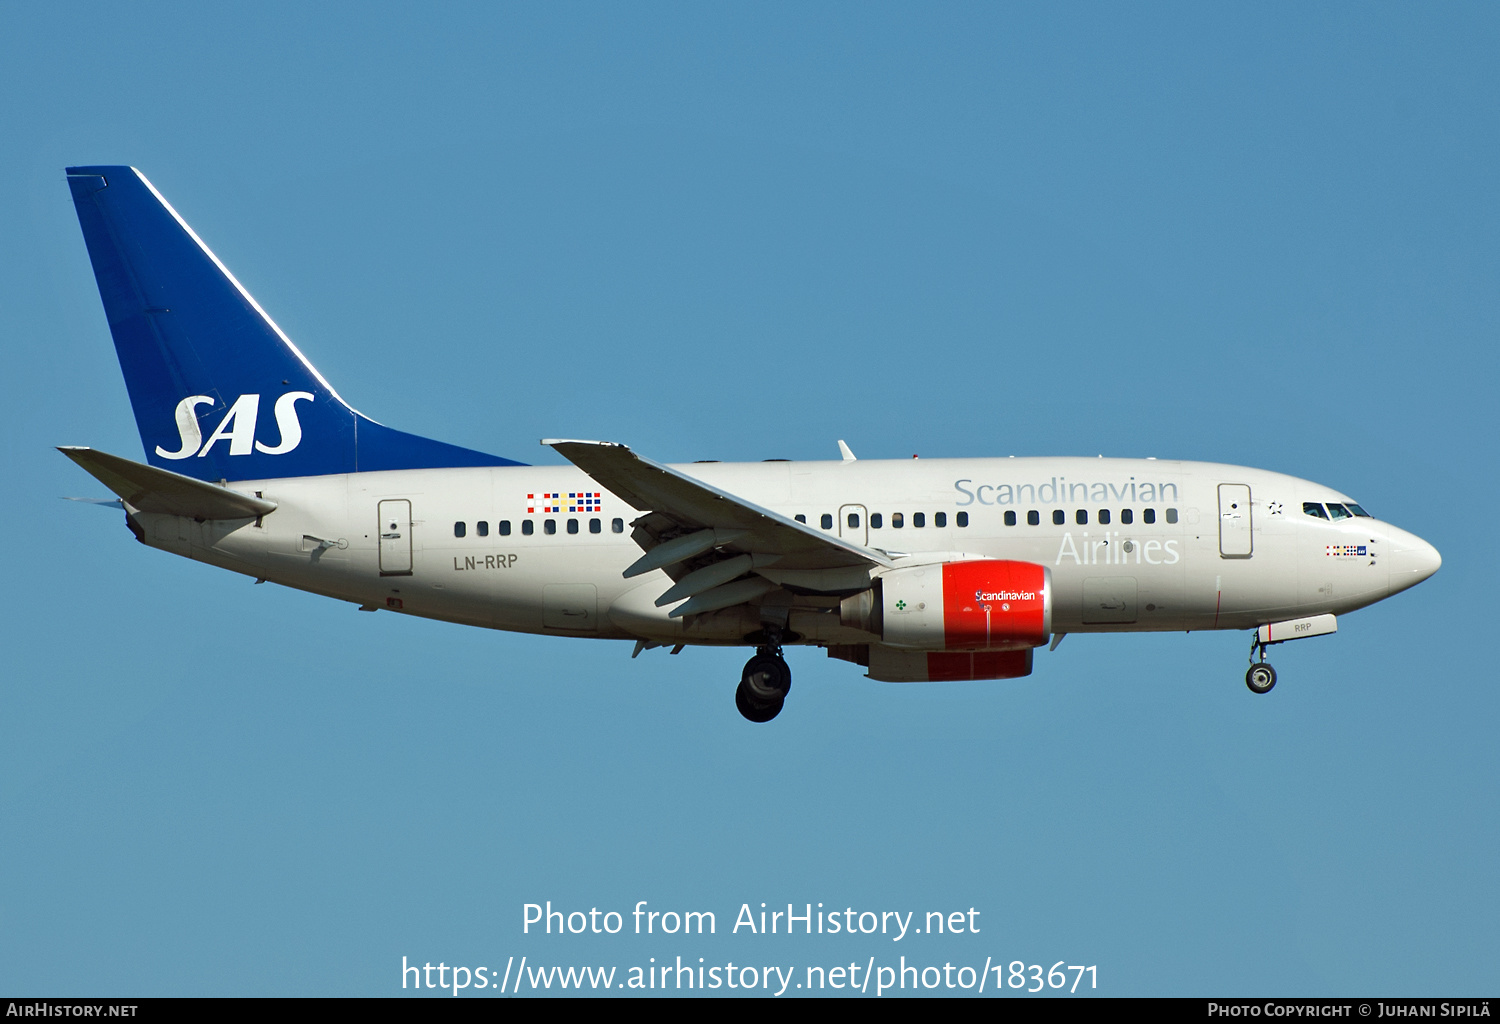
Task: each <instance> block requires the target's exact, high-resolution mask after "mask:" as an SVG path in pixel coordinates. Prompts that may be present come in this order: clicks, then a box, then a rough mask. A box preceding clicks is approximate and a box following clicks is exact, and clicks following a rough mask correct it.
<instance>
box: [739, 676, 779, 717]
mask: <svg viewBox="0 0 1500 1024" xmlns="http://www.w3.org/2000/svg"><path fill="white" fill-rule="evenodd" d="M785 703H786V702H785V701H784V700H782V699H780V698H778V699H776V700H774V701H771V702H770V703H768V704H762V703H761V702H760V701H757V700H756V699H755V698H754V697H752V696H751V695H750V690H749V688H748V687H747V686H746V685H745V684H744V683H741V684H740V685H739V686H737V687H735V690H734V706H735V707H737V708H739V709H740V714H742V715H744V716H745V718H746V720H747V721H751V722H756V723H762V722H769V721H770V720H771V719H773V718H775V717H776V716H777V715H779V714H781V709H782V706H783V705H784V704H785Z"/></svg>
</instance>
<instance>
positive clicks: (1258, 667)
mask: <svg viewBox="0 0 1500 1024" xmlns="http://www.w3.org/2000/svg"><path fill="white" fill-rule="evenodd" d="M1251 636H1252V637H1253V639H1252V640H1251V641H1250V670H1249V671H1248V672H1246V673H1245V685H1246V686H1248V687H1250V692H1251V693H1270V692H1271V687H1273V686H1275V685H1276V670H1275V669H1274V668H1272V667H1271V666H1270V665H1268V664H1266V645H1265V644H1263V643H1261V642H1260V634H1259V632H1258V631H1257V632H1256V633H1253V634H1251ZM1257 657H1259V659H1260V660H1259V661H1257V660H1256V658H1257Z"/></svg>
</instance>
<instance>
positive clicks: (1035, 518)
mask: <svg viewBox="0 0 1500 1024" xmlns="http://www.w3.org/2000/svg"><path fill="white" fill-rule="evenodd" d="M1026 525H1027V526H1041V525H1042V514H1041V513H1040V512H1038V511H1037V510H1036V509H1032V510H1031V511H1030V512H1027V513H1026Z"/></svg>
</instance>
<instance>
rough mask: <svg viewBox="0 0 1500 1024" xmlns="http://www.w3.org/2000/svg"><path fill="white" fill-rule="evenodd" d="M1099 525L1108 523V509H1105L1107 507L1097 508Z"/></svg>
mask: <svg viewBox="0 0 1500 1024" xmlns="http://www.w3.org/2000/svg"><path fill="white" fill-rule="evenodd" d="M1099 525H1100V526H1108V525H1109V509H1107V508H1101V509H1100V510H1099Z"/></svg>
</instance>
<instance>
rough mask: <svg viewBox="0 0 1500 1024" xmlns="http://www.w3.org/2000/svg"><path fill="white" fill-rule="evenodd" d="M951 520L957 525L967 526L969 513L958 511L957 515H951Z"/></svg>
mask: <svg viewBox="0 0 1500 1024" xmlns="http://www.w3.org/2000/svg"><path fill="white" fill-rule="evenodd" d="M953 521H954V522H956V523H957V524H958V525H959V526H968V525H969V513H967V512H960V513H959V514H958V515H956V516H954V517H953Z"/></svg>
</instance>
